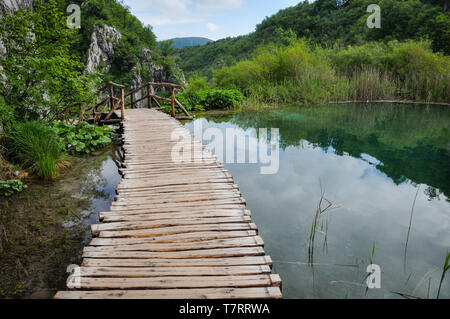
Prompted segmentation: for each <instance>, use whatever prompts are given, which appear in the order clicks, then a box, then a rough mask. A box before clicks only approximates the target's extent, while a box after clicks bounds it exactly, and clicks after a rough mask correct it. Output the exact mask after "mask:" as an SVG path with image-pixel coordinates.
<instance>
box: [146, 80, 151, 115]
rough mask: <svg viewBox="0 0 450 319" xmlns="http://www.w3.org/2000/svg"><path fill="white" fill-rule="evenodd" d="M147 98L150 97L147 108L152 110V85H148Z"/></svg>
mask: <svg viewBox="0 0 450 319" xmlns="http://www.w3.org/2000/svg"><path fill="white" fill-rule="evenodd" d="M147 97H148V100H147V106H148V108H149V109H151V108H152V97H151V96H150V83H147Z"/></svg>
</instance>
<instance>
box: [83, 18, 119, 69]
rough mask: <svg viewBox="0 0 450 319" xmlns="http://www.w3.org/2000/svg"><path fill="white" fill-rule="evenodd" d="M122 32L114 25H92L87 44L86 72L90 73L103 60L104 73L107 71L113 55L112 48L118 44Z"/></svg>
mask: <svg viewBox="0 0 450 319" xmlns="http://www.w3.org/2000/svg"><path fill="white" fill-rule="evenodd" d="M121 38H122V34H121V33H120V32H119V31H118V30H117V29H116V28H114V27H110V26H108V25H103V26H97V25H96V26H94V30H93V32H92V36H91V44H90V46H89V52H88V60H87V63H86V73H88V74H91V73H92V72H93V71H94V70H97V69H98V68H99V66H100V63H101V62H102V61H103V62H104V69H103V70H101V71H102V72H104V73H108V71H109V69H110V68H111V63H112V59H113V57H114V49H115V48H116V47H117V45H118V44H119V40H120V39H121Z"/></svg>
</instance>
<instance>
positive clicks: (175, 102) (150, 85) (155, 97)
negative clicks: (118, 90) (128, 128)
mask: <svg viewBox="0 0 450 319" xmlns="http://www.w3.org/2000/svg"><path fill="white" fill-rule="evenodd" d="M153 87H166V88H170V95H171V96H170V98H166V97H161V96H158V95H156V94H152V93H151V90H150V89H151V88H153ZM145 88H146V89H147V92H146V93H145V94H142V97H141V98H139V99H137V100H135V99H134V94H135V93H137V92H140V91H141V90H143V89H145ZM181 88H182V86H181V85H178V84H172V83H154V82H148V83H146V84H143V85H141V86H140V87H138V88H135V89H133V90H131V91H130V92H128V93H127V94H125V98H127V97H130V101H129V102H128V103H126V105H127V106H131V108H133V107H134V106H135V105H136V104H137V103H139V102H142V101H144V100H147V101H148V102H147V106H148V107H149V108H151V106H152V101H155V102H156V104H157V105H158V106H159V107H161V105H160V104H159V103H158V100H161V101H166V102H170V104H171V115H172V116H173V117H175V106H178V107H179V108H180V109H181V111H183V113H184V114H185V115H186V118H192V116H191V115H190V114H189V112H188V111H187V110H186V108H185V107H184V106H183V105H182V104H181V103H180V101H178V100H177V99H176V96H175V90H177V89H181Z"/></svg>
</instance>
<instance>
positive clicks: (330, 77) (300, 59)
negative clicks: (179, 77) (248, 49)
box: [214, 40, 337, 103]
mask: <svg viewBox="0 0 450 319" xmlns="http://www.w3.org/2000/svg"><path fill="white" fill-rule="evenodd" d="M214 82H215V84H216V85H218V86H219V87H227V86H230V85H236V86H237V87H239V88H240V89H241V90H242V91H243V92H244V93H245V94H246V95H247V96H248V97H250V99H251V100H252V101H254V102H263V101H264V102H269V103H285V102H304V103H320V102H322V103H323V102H328V100H329V98H330V88H332V87H333V86H334V85H335V84H336V83H337V78H336V75H335V72H334V70H333V69H332V67H331V65H330V63H329V62H328V59H327V58H326V57H325V56H324V54H323V52H322V50H320V49H315V48H313V47H310V46H309V45H308V43H307V42H306V41H305V40H298V41H296V42H294V43H292V44H291V45H289V46H285V47H283V46H275V45H269V46H266V47H260V48H259V49H258V51H257V53H256V54H255V56H254V57H253V58H252V59H251V60H246V61H241V62H238V63H237V64H236V65H234V66H231V67H224V68H222V69H220V70H217V71H215V72H214Z"/></svg>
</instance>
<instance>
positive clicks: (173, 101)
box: [171, 87, 175, 117]
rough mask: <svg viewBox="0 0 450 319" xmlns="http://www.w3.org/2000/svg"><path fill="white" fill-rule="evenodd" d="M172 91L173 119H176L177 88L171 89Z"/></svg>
mask: <svg viewBox="0 0 450 319" xmlns="http://www.w3.org/2000/svg"><path fill="white" fill-rule="evenodd" d="M171 91H172V117H175V88H174V87H171Z"/></svg>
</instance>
